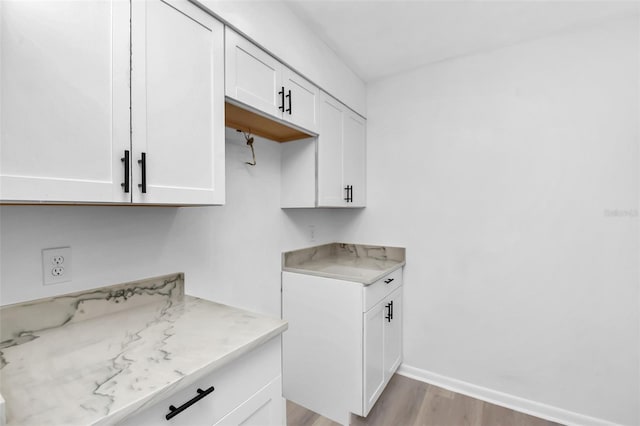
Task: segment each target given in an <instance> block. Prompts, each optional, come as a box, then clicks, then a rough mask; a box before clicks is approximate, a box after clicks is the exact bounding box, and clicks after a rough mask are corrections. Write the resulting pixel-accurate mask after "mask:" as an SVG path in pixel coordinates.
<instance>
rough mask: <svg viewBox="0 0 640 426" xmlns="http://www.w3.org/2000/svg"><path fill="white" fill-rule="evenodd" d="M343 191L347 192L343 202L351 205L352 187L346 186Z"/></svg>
mask: <svg viewBox="0 0 640 426" xmlns="http://www.w3.org/2000/svg"><path fill="white" fill-rule="evenodd" d="M344 190H345V191H346V192H347V195H346V197H345V198H344V200H345V201H346V202H347V203H353V186H351V185H347V186H345V187H344Z"/></svg>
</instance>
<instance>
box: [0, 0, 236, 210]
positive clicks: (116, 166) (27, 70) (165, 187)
mask: <svg viewBox="0 0 640 426" xmlns="http://www.w3.org/2000/svg"><path fill="white" fill-rule="evenodd" d="M223 32H224V30H223V25H222V24H221V23H220V22H218V21H216V20H215V19H214V18H212V17H211V16H209V15H207V14H206V13H204V12H203V11H201V10H200V9H198V8H197V7H196V6H194V5H193V4H192V3H190V2H188V1H186V0H165V1H162V0H153V1H141V0H133V1H132V2H131V4H130V3H129V2H126V1H121V0H101V1H90V2H85V1H73V0H71V1H64V0H63V1H51V2H45V1H42V2H40V1H39V2H29V1H3V2H0V46H1V49H0V55H1V62H0V74H1V75H0V89H1V93H2V96H1V97H0V98H1V102H2V103H1V109H0V119H1V122H0V138H1V139H0V140H1V143H0V150H1V151H0V153H1V155H0V201H2V202H18V203H19V202H52V203H131V202H133V203H157V204H176V205H180V204H219V203H223V202H224V133H223V132H224V88H223V84H224V80H223V73H224V62H223V61H224V51H223V49H224V45H223V44H224V41H223V40H224V34H223ZM130 108H131V111H130ZM143 154H144V161H142V157H143ZM143 172H144V173H143ZM143 190H144V191H143Z"/></svg>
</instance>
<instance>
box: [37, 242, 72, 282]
mask: <svg viewBox="0 0 640 426" xmlns="http://www.w3.org/2000/svg"><path fill="white" fill-rule="evenodd" d="M42 281H43V283H44V285H49V284H58V283H64V282H67V281H71V247H58V248H49V249H43V250H42Z"/></svg>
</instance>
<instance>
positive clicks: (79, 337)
mask: <svg viewBox="0 0 640 426" xmlns="http://www.w3.org/2000/svg"><path fill="white" fill-rule="evenodd" d="M176 276H177V277H178V280H177V284H176V280H173V281H172V280H166V279H165V281H163V282H164V284H162V282H161V283H159V284H158V282H157V281H156V284H157V285H150V284H149V283H148V282H142V283H130V284H128V286H129V287H126V288H124V289H122V288H120V289H119V290H117V291H113V290H111V292H110V293H109V288H105V289H106V290H103V289H98V290H96V291H88V292H84V293H76V294H74V295H65V296H60V297H56V298H51V299H45V300H43V301H37V303H27V304H21V305H12V306H9V307H8V309H4V308H5V307H2V308H3V310H4V313H2V311H0V315H2V316H1V317H0V319H1V320H2V323H1V324H2V344H0V393H1V394H2V397H4V399H5V401H6V404H5V406H4V409H5V411H6V412H5V414H6V425H38V426H43V425H61V424H65V425H95V424H100V425H102V424H114V423H117V422H118V421H120V420H122V419H124V418H125V417H127V416H128V415H130V414H133V413H135V412H138V411H140V410H142V409H144V408H146V407H149V406H151V405H153V404H154V403H156V402H158V401H159V400H161V399H163V398H165V397H167V396H169V395H171V394H172V393H174V392H176V391H178V390H180V389H183V388H184V387H185V386H187V385H189V384H190V383H193V382H194V381H196V380H197V379H199V378H201V377H202V376H204V375H206V374H209V373H211V372H213V371H215V370H217V369H219V368H221V367H223V366H224V365H225V364H227V363H229V362H230V361H233V360H234V359H236V358H238V357H240V356H241V355H243V354H244V353H247V352H249V351H251V350H252V349H254V348H256V347H258V346H260V345H261V344H263V343H264V342H266V341H268V340H270V339H271V338H273V337H275V336H277V335H279V334H280V333H282V332H283V331H284V330H286V328H287V323H286V321H283V320H281V319H279V318H272V317H268V316H265V315H259V314H255V313H252V312H248V311H244V310H241V309H237V308H233V307H231V306H226V305H222V304H218V303H214V302H210V301H206V300H203V299H199V298H196V297H191V296H186V295H184V282H183V281H182V275H181V274H179V275H176ZM161 278H166V277H161ZM167 283H170V284H167ZM168 286H173V287H172V288H171V289H170V290H169V291H166V288H168ZM114 287H115V286H114ZM127 305H129V306H127ZM34 312H40V313H41V315H40V316H41V318H40V320H38V319H34V318H33V314H34ZM38 322H40V324H39V327H40V328H38V326H36V325H35V324H36V323H38ZM56 322H60V323H59V324H56ZM24 324H26V326H25V325H24Z"/></svg>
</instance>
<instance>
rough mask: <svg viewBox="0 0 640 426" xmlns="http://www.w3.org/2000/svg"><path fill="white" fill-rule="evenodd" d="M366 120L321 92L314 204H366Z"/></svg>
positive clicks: (347, 205) (355, 205)
mask: <svg viewBox="0 0 640 426" xmlns="http://www.w3.org/2000/svg"><path fill="white" fill-rule="evenodd" d="M365 127H366V122H365V120H364V119H363V118H362V117H360V116H359V115H358V114H356V113H355V112H353V111H351V110H350V109H349V108H347V107H346V106H345V105H343V104H342V103H340V102H338V101H337V100H335V99H334V98H332V97H331V96H329V95H327V94H326V93H324V92H322V93H321V95H320V116H319V134H320V136H319V137H318V207H364V206H365V205H366V169H365V163H366V130H365Z"/></svg>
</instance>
